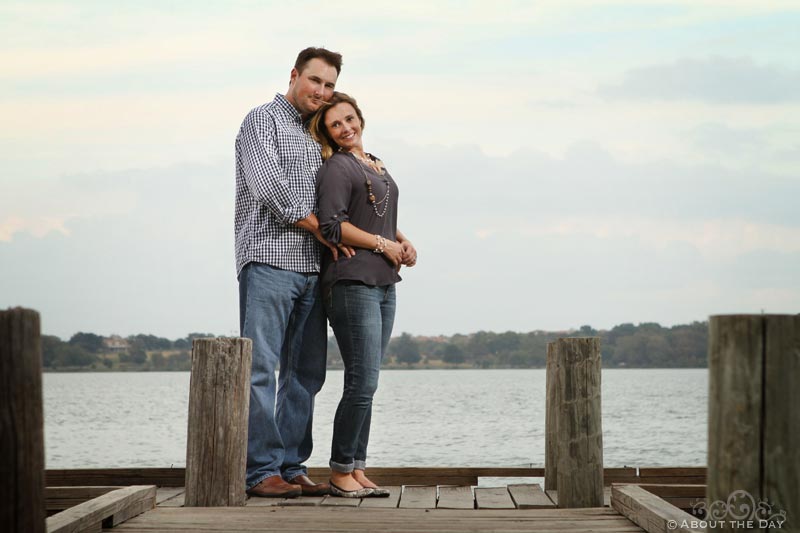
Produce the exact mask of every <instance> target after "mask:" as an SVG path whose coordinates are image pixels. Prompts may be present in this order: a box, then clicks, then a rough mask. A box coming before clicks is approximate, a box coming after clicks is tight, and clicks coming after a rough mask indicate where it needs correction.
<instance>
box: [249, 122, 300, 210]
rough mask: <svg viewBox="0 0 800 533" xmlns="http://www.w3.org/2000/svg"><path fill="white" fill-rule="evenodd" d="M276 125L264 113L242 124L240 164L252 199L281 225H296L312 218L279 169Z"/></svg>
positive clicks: (280, 168)
mask: <svg viewBox="0 0 800 533" xmlns="http://www.w3.org/2000/svg"><path fill="white" fill-rule="evenodd" d="M274 131H275V125H274V123H273V122H272V120H271V118H270V117H269V116H268V115H266V114H264V113H257V112H251V113H250V115H248V117H247V118H246V119H245V121H244V123H243V124H242V130H241V156H242V157H241V163H242V165H243V166H244V170H245V172H244V176H245V178H246V181H247V186H248V188H249V189H250V191H251V193H252V194H253V197H254V198H255V199H256V200H257V201H258V202H259V203H261V204H262V205H264V206H265V207H266V208H267V209H269V211H270V212H271V213H272V214H273V215H274V216H275V218H276V219H277V220H278V221H279V222H281V223H282V224H286V225H290V224H294V223H295V222H297V221H298V220H302V219H304V218H306V217H307V216H309V214H311V212H312V210H311V206H309V205H306V203H305V202H303V200H302V198H300V196H298V194H297V192H296V191H294V190H293V189H292V187H291V186H290V183H289V179H288V177H287V176H286V172H285V171H284V169H283V168H282V167H281V165H280V160H279V157H278V147H277V143H276V137H275V132H274Z"/></svg>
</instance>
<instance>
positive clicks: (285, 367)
mask: <svg viewBox="0 0 800 533" xmlns="http://www.w3.org/2000/svg"><path fill="white" fill-rule="evenodd" d="M318 283H319V276H318V275H317V274H303V273H299V272H291V271H288V270H281V269H279V268H275V267H272V266H269V265H265V264H263V263H248V264H247V265H246V266H245V267H244V269H242V272H241V274H240V275H239V312H240V315H239V316H240V318H239V320H240V327H241V335H242V337H248V338H250V339H252V340H253V366H252V372H251V375H250V418H249V420H248V431H247V480H246V482H247V488H248V489H250V488H252V487H254V486H255V485H257V484H258V483H260V482H261V480H263V479H264V478H266V477H269V476H276V475H281V476H283V478H284V479H287V480H291V479H292V478H294V477H297V476H299V475H301V474H306V473H307V469H306V467H305V466H304V465H303V463H304V462H305V461H306V460H307V459H308V458H309V457H310V456H311V449H312V446H313V441H312V437H311V427H312V421H313V415H314V396H316V394H317V392H319V390H320V389H321V388H322V384H323V383H324V382H325V363H326V355H327V349H328V328H327V325H326V323H325V310H324V307H323V305H322V299H321V298H320V290H319V285H318ZM278 364H280V376H279V377H278V380H277V382H276V380H275V368H276V366H277V365H278ZM276 390H277V400H276Z"/></svg>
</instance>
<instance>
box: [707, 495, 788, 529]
mask: <svg viewBox="0 0 800 533" xmlns="http://www.w3.org/2000/svg"><path fill="white" fill-rule="evenodd" d="M692 514H694V515H695V516H701V517H703V518H704V520H703V521H704V522H706V523H707V526H708V527H712V528H713V527H715V526H717V527H721V526H723V525H725V524H726V523H727V522H729V523H730V525H731V526H732V527H743V528H754V527H758V528H761V529H772V528H776V529H780V528H781V527H782V526H783V523H784V522H786V511H784V510H780V511H776V510H773V508H772V504H771V503H770V502H769V500H766V499H764V500H761V501H756V499H755V498H754V497H753V495H752V494H750V493H749V492H747V491H746V490H737V491H734V492H732V493H731V494H730V496H728V500H727V501H723V500H717V501H714V502H711V503H709V504H707V503H706V502H705V501H699V502H697V503H695V504H694V505H693V506H692Z"/></svg>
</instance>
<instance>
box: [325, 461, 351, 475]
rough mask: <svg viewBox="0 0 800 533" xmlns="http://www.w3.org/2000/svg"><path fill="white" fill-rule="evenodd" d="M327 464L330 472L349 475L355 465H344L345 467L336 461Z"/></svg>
mask: <svg viewBox="0 0 800 533" xmlns="http://www.w3.org/2000/svg"><path fill="white" fill-rule="evenodd" d="M329 464H330V467H331V470H333V471H334V472H340V473H342V474H349V473H350V472H352V471H353V470H355V463H350V464H346V465H345V464H342V463H337V462H336V461H333V460H331V461H330V463H329Z"/></svg>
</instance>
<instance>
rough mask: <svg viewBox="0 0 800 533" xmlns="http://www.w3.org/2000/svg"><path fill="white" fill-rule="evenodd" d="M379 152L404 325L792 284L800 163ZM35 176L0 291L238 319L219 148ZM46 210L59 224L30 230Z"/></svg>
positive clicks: (532, 316)
mask: <svg viewBox="0 0 800 533" xmlns="http://www.w3.org/2000/svg"><path fill="white" fill-rule="evenodd" d="M375 152H376V153H377V154H379V155H381V156H382V157H383V159H384V160H385V161H386V162H387V165H388V167H389V170H390V172H392V175H393V176H394V178H395V179H396V180H397V182H398V184H399V187H400V205H401V212H400V217H399V225H400V228H401V229H402V230H403V232H404V233H405V234H406V235H408V236H409V238H411V239H412V240H413V241H414V242H415V244H416V246H417V248H418V250H419V253H420V261H419V265H418V266H417V267H415V268H413V269H403V271H402V272H401V275H402V276H403V277H404V281H403V283H402V285H401V286H400V287H399V291H400V295H401V296H400V308H399V312H398V317H397V328H396V329H397V331H398V332H399V331H411V332H414V333H419V334H436V333H442V332H450V333H453V332H459V331H460V332H468V331H475V330H478V329H494V330H502V331H504V330H508V329H515V330H530V329H537V328H543V329H550V328H552V329H558V328H565V327H572V326H579V325H581V324H585V323H589V324H592V325H594V326H596V327H608V326H612V325H614V324H615V323H620V322H625V321H641V320H654V321H659V322H663V323H667V324H669V323H679V322H686V321H690V320H695V319H703V318H704V317H705V316H706V315H707V314H709V313H710V312H712V311H717V312H720V311H755V312H757V311H759V310H760V309H761V308H765V309H768V310H771V311H774V312H781V311H785V310H788V309H789V308H790V303H791V299H787V297H786V296H785V295H786V294H796V293H797V292H798V291H799V290H800V286H798V280H797V277H796V276H794V275H792V274H791V273H792V272H794V271H795V267H796V265H798V264H800V213H798V211H797V209H796V202H795V200H794V199H795V198H797V197H798V196H800V184H798V182H797V180H794V181H786V180H784V179H782V178H780V177H775V176H771V175H770V174H769V173H760V174H759V175H758V176H756V175H752V174H749V173H747V172H738V173H737V172H732V171H731V170H729V169H725V168H721V167H718V166H710V165H703V166H692V165H676V164H670V163H666V162H657V163H649V164H631V163H625V162H622V161H619V160H617V159H616V158H614V157H613V156H611V155H610V154H609V153H607V152H606V151H605V150H603V149H602V148H601V147H599V146H597V145H594V144H591V143H584V144H581V145H576V146H574V147H573V148H572V149H571V150H569V151H567V152H566V153H565V154H564V155H563V156H562V157H552V156H548V155H546V154H542V153H539V152H536V151H535V150H531V149H524V150H519V151H518V152H516V153H514V154H512V155H510V156H508V157H489V156H486V155H485V154H483V153H482V152H481V151H480V149H478V148H477V147H474V146H453V147H442V146H421V145H407V144H403V143H399V142H391V143H387V144H386V145H385V146H383V147H380V148H379V147H376V148H375ZM756 178H758V179H756ZM39 185H43V188H42V187H39V188H36V190H37V191H40V190H47V191H48V192H49V194H48V195H46V196H45V197H44V199H42V198H38V199H37V195H36V194H34V193H32V192H30V193H28V194H27V195H26V190H27V189H24V188H17V189H5V190H4V192H7V193H8V194H10V195H11V197H12V198H17V199H18V202H14V201H12V200H7V199H6V198H8V196H7V195H6V194H4V195H2V197H0V202H4V203H3V204H2V212H3V213H4V214H5V213H6V212H9V213H12V215H11V216H10V217H9V218H7V219H4V221H2V222H0V226H1V227H2V232H4V233H2V235H3V236H4V240H2V241H0V265H2V269H3V276H0V307H4V306H9V305H26V306H30V307H34V308H38V309H39V310H40V311H41V312H42V313H43V317H44V318H45V331H46V332H48V333H54V334H58V335H61V336H64V337H68V336H70V335H72V334H73V333H75V332H76V331H80V330H83V331H87V330H88V331H95V332H98V333H103V334H110V333H114V332H116V333H122V334H131V333H137V332H149V333H153V334H157V335H163V336H167V337H172V338H175V337H179V336H183V335H185V334H186V333H187V332H189V331H200V330H202V331H214V332H219V333H226V334H227V333H232V332H233V333H235V331H236V328H237V323H238V322H237V320H238V317H237V313H238V306H237V302H236V294H237V292H236V279H235V268H234V258H233V230H232V217H233V166H232V165H231V163H230V161H219V162H217V163H214V164H196V165H176V166H168V167H155V168H147V169H134V170H129V171H126V172H113V173H94V174H84V175H80V176H70V177H65V178H63V179H60V180H53V181H51V182H46V183H40V184H39ZM29 189H30V188H29ZM30 190H31V191H32V190H33V189H30ZM40 196H41V195H40ZM15 204H18V205H15ZM59 204H63V205H59ZM7 209H12V211H6V210H7ZM46 217H52V219H53V220H59V221H62V222H61V224H60V225H54V226H53V228H50V229H51V230H50V231H49V232H47V231H40V232H38V233H37V231H36V229H35V227H34V226H35V225H34V221H36V220H45V219H46ZM54 228H55V230H54ZM58 228H63V231H60V230H58ZM781 291H783V292H781ZM795 302H796V301H795Z"/></svg>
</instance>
